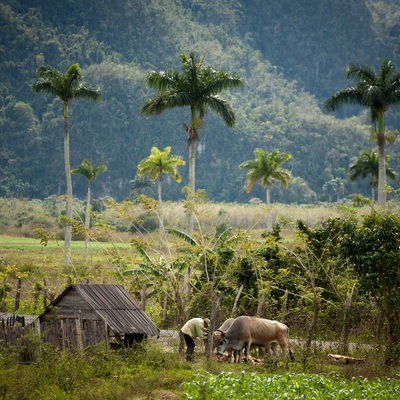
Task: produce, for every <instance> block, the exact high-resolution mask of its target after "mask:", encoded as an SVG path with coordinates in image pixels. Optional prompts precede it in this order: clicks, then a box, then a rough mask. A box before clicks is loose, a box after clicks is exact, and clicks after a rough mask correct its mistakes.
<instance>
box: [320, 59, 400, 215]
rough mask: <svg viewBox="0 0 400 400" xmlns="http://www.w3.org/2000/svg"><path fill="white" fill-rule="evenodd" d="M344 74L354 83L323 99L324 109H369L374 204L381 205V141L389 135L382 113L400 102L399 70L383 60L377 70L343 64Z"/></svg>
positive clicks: (383, 169)
mask: <svg viewBox="0 0 400 400" xmlns="http://www.w3.org/2000/svg"><path fill="white" fill-rule="evenodd" d="M345 74H346V77H347V78H348V79H353V80H354V81H355V84H354V85H353V86H350V87H348V88H346V89H343V90H340V91H338V92H337V93H335V94H333V95H332V96H331V97H330V98H329V99H328V100H327V101H326V102H325V108H326V109H327V110H328V111H335V110H336V109H338V108H339V107H341V106H342V105H344V104H356V105H361V106H363V107H367V108H369V110H370V112H371V121H372V125H373V131H374V135H375V139H376V143H377V146H378V159H379V173H378V204H379V205H380V206H381V207H383V208H385V207H386V192H385V185H386V167H385V144H386V143H387V142H389V136H388V135H387V133H386V132H385V119H384V116H385V113H386V111H387V110H388V109H389V107H390V106H392V105H395V104H397V103H399V102H400V73H399V72H398V71H397V70H396V67H395V66H394V64H393V63H392V62H391V61H389V60H387V59H385V60H383V61H382V64H381V66H380V69H379V70H378V71H374V70H373V69H372V68H370V67H368V66H365V65H360V64H353V63H352V64H349V65H348V66H347V67H346V71H345Z"/></svg>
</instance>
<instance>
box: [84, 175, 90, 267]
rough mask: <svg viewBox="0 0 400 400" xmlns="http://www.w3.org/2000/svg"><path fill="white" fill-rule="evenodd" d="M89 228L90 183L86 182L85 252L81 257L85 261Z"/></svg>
mask: <svg viewBox="0 0 400 400" xmlns="http://www.w3.org/2000/svg"><path fill="white" fill-rule="evenodd" d="M89 227H90V181H89V182H88V190H87V199H86V210H85V250H84V255H83V256H84V259H85V260H86V257H87V255H88V248H89Z"/></svg>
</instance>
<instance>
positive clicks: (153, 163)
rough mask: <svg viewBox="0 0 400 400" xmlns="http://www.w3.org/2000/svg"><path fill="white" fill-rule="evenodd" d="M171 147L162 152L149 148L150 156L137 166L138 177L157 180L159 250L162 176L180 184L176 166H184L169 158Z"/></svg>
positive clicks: (180, 179)
mask: <svg viewBox="0 0 400 400" xmlns="http://www.w3.org/2000/svg"><path fill="white" fill-rule="evenodd" d="M170 152H171V147H169V146H168V147H166V148H165V149H164V151H160V150H159V149H158V148H157V147H152V148H151V154H150V156H149V157H147V158H146V159H144V160H142V161H140V162H139V164H138V166H137V174H138V176H142V175H144V174H146V175H148V176H149V177H150V178H151V179H154V180H157V179H158V205H159V210H158V213H159V235H160V250H161V249H162V237H163V235H164V217H163V209H162V206H163V204H162V182H163V174H169V175H171V177H172V178H173V179H174V180H175V181H176V182H178V183H179V182H181V181H182V178H181V175H180V174H179V172H178V170H177V166H179V165H185V161H183V160H182V159H181V157H179V156H170Z"/></svg>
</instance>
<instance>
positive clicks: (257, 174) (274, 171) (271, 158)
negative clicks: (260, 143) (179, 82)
mask: <svg viewBox="0 0 400 400" xmlns="http://www.w3.org/2000/svg"><path fill="white" fill-rule="evenodd" d="M254 155H255V157H256V158H255V159H254V160H247V161H245V162H243V163H241V164H240V165H239V168H241V169H247V170H248V172H247V175H246V180H247V185H246V191H247V193H250V191H251V189H252V188H253V186H254V185H255V184H256V183H257V182H258V181H261V184H262V185H263V187H264V188H265V192H266V201H267V204H268V205H269V204H270V188H271V186H272V185H273V184H274V183H275V181H279V182H281V183H282V185H283V186H285V187H287V185H288V183H289V181H290V180H291V179H292V177H291V174H290V172H289V171H288V170H286V169H283V168H281V165H282V164H284V163H285V162H286V161H288V160H290V159H291V158H292V155H291V154H289V153H280V152H279V150H274V151H272V152H271V153H268V151H264V150H262V149H255V150H254ZM267 225H268V226H267V228H268V229H269V230H271V229H272V221H271V216H270V215H268V217H267Z"/></svg>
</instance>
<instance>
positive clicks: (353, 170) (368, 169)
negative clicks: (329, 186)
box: [349, 149, 396, 208]
mask: <svg viewBox="0 0 400 400" xmlns="http://www.w3.org/2000/svg"><path fill="white" fill-rule="evenodd" d="M388 162H389V157H388V156H387V155H385V166H386V176H387V177H388V178H389V179H396V174H395V172H394V171H393V170H392V169H391V168H390V167H389V166H388ZM368 175H371V180H370V181H369V184H370V186H371V204H372V208H374V202H375V187H376V185H377V183H378V176H379V159H378V154H377V152H376V150H375V149H374V150H371V151H368V150H362V151H361V153H360V155H359V156H358V158H357V159H356V160H355V161H354V162H353V163H352V164H351V165H350V167H349V179H350V181H354V180H356V179H357V178H366V177H367V176H368Z"/></svg>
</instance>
